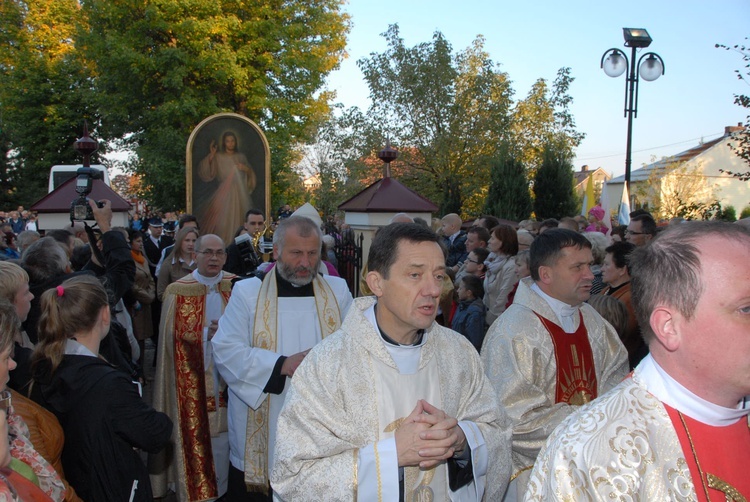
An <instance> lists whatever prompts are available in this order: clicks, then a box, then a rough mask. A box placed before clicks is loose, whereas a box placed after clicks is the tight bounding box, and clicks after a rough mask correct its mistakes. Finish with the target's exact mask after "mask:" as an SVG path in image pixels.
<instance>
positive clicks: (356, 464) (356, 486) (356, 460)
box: [352, 448, 359, 502]
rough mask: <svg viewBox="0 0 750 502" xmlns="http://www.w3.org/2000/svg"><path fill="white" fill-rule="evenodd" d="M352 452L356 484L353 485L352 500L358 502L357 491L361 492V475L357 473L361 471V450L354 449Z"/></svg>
mask: <svg viewBox="0 0 750 502" xmlns="http://www.w3.org/2000/svg"><path fill="white" fill-rule="evenodd" d="M352 451H353V452H354V482H353V483H352V486H353V487H354V488H353V491H354V492H353V493H352V500H354V502H357V491H358V490H359V473H358V472H357V470H358V469H359V448H354V450H352Z"/></svg>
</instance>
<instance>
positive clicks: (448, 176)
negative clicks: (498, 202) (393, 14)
mask: <svg viewBox="0 0 750 502" xmlns="http://www.w3.org/2000/svg"><path fill="white" fill-rule="evenodd" d="M383 36H384V37H385V39H386V40H387V42H388V48H387V49H386V51H385V52H383V53H380V54H378V53H373V54H370V57H369V58H364V59H361V60H359V61H358V62H357V63H358V65H359V67H360V68H361V69H362V72H363V73H364V76H365V81H366V82H367V85H368V87H369V89H370V99H371V102H372V104H371V106H370V108H369V110H368V112H367V124H368V125H369V126H370V127H371V128H378V129H380V130H385V131H387V132H388V133H389V134H390V136H391V140H392V141H393V143H394V144H395V145H397V146H398V147H399V148H400V152H401V153H400V158H399V160H400V161H401V162H402V164H403V165H404V166H405V167H407V168H408V169H405V170H404V176H403V177H402V181H404V182H405V183H406V184H407V185H409V186H411V187H412V188H414V189H416V190H418V191H419V192H420V193H421V194H422V195H424V196H426V197H428V198H430V199H432V200H434V201H435V202H436V203H438V205H439V206H440V211H441V212H443V213H445V212H460V211H461V209H462V205H463V201H464V200H465V199H467V198H468V197H471V195H472V194H474V193H475V192H477V191H478V190H480V189H481V186H482V185H483V184H484V183H485V181H486V179H487V175H488V172H489V170H488V166H489V163H488V161H489V159H490V158H492V157H493V156H494V154H495V150H496V148H497V144H498V143H499V142H500V141H501V140H502V139H504V138H506V137H507V134H508V127H509V124H510V117H509V110H510V106H511V97H512V90H511V87H510V81H509V79H508V76H507V75H506V74H505V73H503V72H500V71H499V70H498V69H497V66H496V65H495V63H493V62H492V60H491V59H490V58H489V55H488V54H487V52H485V50H484V38H483V37H481V36H479V37H477V38H476V39H475V40H474V42H473V43H472V45H471V46H470V47H468V48H467V49H465V50H464V51H461V52H459V53H457V54H454V53H453V50H452V47H451V45H450V43H449V42H448V41H447V40H446V39H445V37H444V36H443V34H442V33H440V32H435V34H434V35H433V38H432V41H431V42H425V43H421V44H418V45H416V46H414V47H406V46H405V44H404V40H403V39H402V38H401V37H400V35H399V29H398V25H391V26H390V27H389V28H388V31H387V32H385V33H384V34H383ZM383 139H384V138H383V137H382V136H381V139H380V141H381V142H382V141H383ZM379 147H382V143H381V144H380V145H371V151H372V150H375V149H376V148H379Z"/></svg>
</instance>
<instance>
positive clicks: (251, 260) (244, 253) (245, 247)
mask: <svg viewBox="0 0 750 502" xmlns="http://www.w3.org/2000/svg"><path fill="white" fill-rule="evenodd" d="M234 243H235V244H236V245H237V249H238V250H239V252H240V258H241V259H242V268H243V270H244V271H245V274H247V273H249V272H252V271H253V270H255V269H256V268H257V267H258V265H260V263H261V262H262V261H263V260H261V258H260V256H258V251H257V250H256V249H255V244H254V243H253V239H252V237H251V236H250V235H249V234H242V235H239V236H237V237H235V238H234Z"/></svg>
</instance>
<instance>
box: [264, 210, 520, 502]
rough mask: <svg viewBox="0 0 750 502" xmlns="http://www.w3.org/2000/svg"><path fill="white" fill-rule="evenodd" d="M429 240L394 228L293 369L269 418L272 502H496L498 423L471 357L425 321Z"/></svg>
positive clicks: (500, 479) (406, 226)
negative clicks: (337, 316) (328, 330)
mask: <svg viewBox="0 0 750 502" xmlns="http://www.w3.org/2000/svg"><path fill="white" fill-rule="evenodd" d="M438 239H439V237H438V236H437V235H436V234H435V233H434V232H432V231H431V230H429V229H427V228H425V227H421V226H419V225H416V224H410V223H394V224H391V225H388V226H386V227H383V228H382V229H380V231H379V232H378V233H377V235H376V237H375V239H374V240H373V243H372V246H371V248H370V255H369V259H368V268H369V272H368V274H367V276H366V280H367V284H368V287H369V288H370V289H371V291H372V292H373V294H374V295H375V297H365V298H358V299H357V300H355V303H354V306H353V307H352V309H351V310H350V311H349V314H348V315H347V317H346V319H345V320H344V323H343V325H342V327H341V329H340V330H339V331H337V332H336V333H334V334H333V335H331V336H330V337H328V338H327V339H326V340H324V341H323V342H322V343H321V344H319V345H317V346H316V347H315V348H314V349H313V350H312V351H311V352H310V354H309V355H308V357H307V358H306V359H305V360H304V361H303V363H302V364H301V365H300V366H299V368H298V370H297V372H296V373H295V376H294V378H293V379H292V386H291V389H290V391H289V395H288V397H287V401H286V403H285V405H284V409H283V410H282V412H281V415H280V416H279V421H278V431H277V438H276V457H275V465H274V470H273V475H272V479H271V481H272V486H273V490H274V497H275V498H276V499H277V500H288V501H293V500H326V501H345V500H352V501H353V500H357V501H360V502H361V501H370V500H373V501H376V500H377V501H398V500H434V501H449V500H450V501H477V500H499V498H500V497H502V495H503V493H504V492H505V488H506V485H507V481H508V477H509V475H510V431H509V429H508V421H507V418H506V415H505V413H504V411H503V410H502V408H501V407H500V404H499V402H498V400H497V398H496V397H495V393H494V390H493V389H492V385H491V384H490V383H489V380H488V379H487V378H486V376H485V375H484V372H483V369H482V365H481V362H480V360H479V357H478V354H477V352H476V350H475V349H474V348H473V346H472V345H471V343H469V342H468V341H467V340H466V339H465V338H464V337H463V336H461V335H460V334H458V333H456V332H454V331H452V330H450V329H447V328H443V327H441V326H439V325H438V324H437V323H435V322H434V319H435V316H436V314H437V308H438V299H439V297H440V293H441V289H442V283H443V277H444V275H445V258H444V254H443V251H442V249H441V247H440V245H439V244H438Z"/></svg>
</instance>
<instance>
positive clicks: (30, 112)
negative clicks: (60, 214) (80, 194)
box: [0, 0, 95, 206]
mask: <svg viewBox="0 0 750 502" xmlns="http://www.w3.org/2000/svg"><path fill="white" fill-rule="evenodd" d="M80 13H81V9H80V6H79V4H78V2H77V1H76V0H28V1H20V0H4V1H3V2H0V128H1V129H2V131H1V132H0V143H1V147H0V155H2V156H3V158H2V160H1V161H0V186H1V187H2V191H1V193H0V197H1V199H0V204H2V205H5V206H8V205H16V204H24V205H27V206H28V205H30V204H32V203H33V202H35V201H36V200H37V199H39V198H40V197H42V196H43V195H45V194H46V193H47V181H48V179H49V172H50V168H51V167H52V166H53V165H55V164H76V163H80V162H81V157H80V155H79V154H78V153H77V152H76V151H75V150H74V149H73V143H74V142H75V140H76V138H77V137H79V136H80V135H81V132H82V129H83V120H84V119H86V118H89V119H91V118H93V115H92V112H91V110H90V109H89V107H88V102H89V99H90V88H89V87H88V82H89V80H88V76H89V70H88V69H87V68H86V67H85V65H83V63H82V62H81V61H80V60H79V59H78V58H77V56H76V53H75V47H74V44H73V38H74V36H75V32H76V29H77V23H78V19H79V16H80ZM89 123H90V124H91V125H94V124H93V123H92V122H91V121H89ZM92 160H95V159H92Z"/></svg>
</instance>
